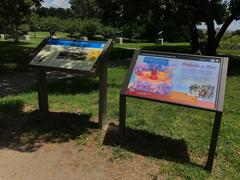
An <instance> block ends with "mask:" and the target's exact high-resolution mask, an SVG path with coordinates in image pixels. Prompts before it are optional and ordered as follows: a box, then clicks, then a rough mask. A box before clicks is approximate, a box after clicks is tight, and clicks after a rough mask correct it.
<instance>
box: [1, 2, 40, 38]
mask: <svg viewBox="0 0 240 180" xmlns="http://www.w3.org/2000/svg"><path fill="white" fill-rule="evenodd" d="M40 2H41V0H18V1H16V0H1V1H0V16H1V17H3V19H4V20H5V22H6V23H7V24H9V27H10V28H9V29H8V30H10V32H11V34H12V35H13V36H14V37H15V41H18V37H19V29H18V28H19V26H21V25H22V24H26V23H27V17H28V15H30V14H31V12H32V10H33V9H32V7H33V6H38V5H40ZM8 33H9V32H8Z"/></svg>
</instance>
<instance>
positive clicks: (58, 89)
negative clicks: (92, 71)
mask: <svg viewBox="0 0 240 180" xmlns="http://www.w3.org/2000/svg"><path fill="white" fill-rule="evenodd" d="M47 88H48V92H49V93H50V94H72V95H73V94H78V93H90V92H92V91H97V90H98V89H99V82H98V80H97V79H94V78H89V77H73V78H67V79H64V80H61V81H56V82H51V83H49V84H48V86H47Z"/></svg>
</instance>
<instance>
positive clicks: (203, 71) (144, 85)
mask: <svg viewBox="0 0 240 180" xmlns="http://www.w3.org/2000/svg"><path fill="white" fill-rule="evenodd" d="M220 69H221V61H220V59H219V58H202V59H198V60H194V59H193V60H190V59H184V58H183V59H182V58H175V57H166V56H160V55H159V56H158V55H139V56H138V58H137V60H136V63H135V66H134V69H133V71H132V74H131V77H130V81H129V84H128V86H127V89H126V94H128V95H131V96H138V97H143V98H149V99H153V100H159V101H165V102H170V103H176V104H183V105H188V106H194V107H199V108H204V109H211V110H216V103H217V99H218V98H217V97H218V85H219V76H220Z"/></svg>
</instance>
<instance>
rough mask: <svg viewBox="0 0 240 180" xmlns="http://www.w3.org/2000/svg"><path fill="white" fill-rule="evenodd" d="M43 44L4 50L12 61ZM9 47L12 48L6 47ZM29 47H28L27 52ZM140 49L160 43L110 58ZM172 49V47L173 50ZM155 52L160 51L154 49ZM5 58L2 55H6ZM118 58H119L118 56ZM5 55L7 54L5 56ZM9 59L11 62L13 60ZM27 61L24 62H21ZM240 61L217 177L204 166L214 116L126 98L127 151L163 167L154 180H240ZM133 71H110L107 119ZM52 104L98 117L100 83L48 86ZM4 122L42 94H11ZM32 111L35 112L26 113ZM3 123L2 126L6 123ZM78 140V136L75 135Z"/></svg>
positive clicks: (81, 80) (118, 51)
mask: <svg viewBox="0 0 240 180" xmlns="http://www.w3.org/2000/svg"><path fill="white" fill-rule="evenodd" d="M38 42H40V39H37V40H36V41H31V43H30V44H24V45H19V46H17V47H15V46H11V44H10V46H8V44H7V43H6V42H4V43H3V42H0V43H1V47H3V48H5V49H4V50H3V49H2V48H1V52H5V53H7V54H8V56H7V55H5V56H6V57H5V58H7V57H9V59H12V61H16V60H14V59H15V58H17V57H18V56H16V53H15V52H16V51H17V50H15V51H14V50H12V48H13V49H14V48H16V49H18V48H19V49H24V48H27V47H29V49H28V48H27V50H26V51H23V52H24V53H26V54H27V52H28V50H30V49H31V48H33V47H34V46H36V45H37V43H38ZM6 44H7V45H6ZM187 46H188V44H186V43H181V44H168V45H166V47H164V48H166V49H167V48H169V47H170V50H173V51H175V52H176V51H177V49H178V48H179V47H180V50H181V48H187ZM23 47H24V48H23ZM124 47H127V48H137V47H141V48H142V47H148V48H149V47H150V48H151V47H157V48H161V47H162V46H160V45H155V44H123V45H116V46H115V48H114V49H113V52H112V55H111V61H114V60H115V59H117V58H118V57H119V56H120V57H121V56H122V58H130V57H131V55H132V52H133V51H132V50H125V49H122V48H124ZM171 48H172V49H171ZM153 49H154V50H155V48H153ZM1 54H2V53H1ZM118 55H119V56H118ZM3 56H4V55H3ZM9 61H10V60H9ZM22 61H24V58H22ZM239 68H240V61H239V60H232V61H231V62H230V66H229V75H228V79H227V89H226V96H225V106H224V109H225V110H224V114H223V120H222V127H221V130H220V136H219V143H218V148H217V154H216V159H215V166H214V170H213V173H212V174H210V173H208V172H206V171H204V170H203V169H202V168H201V165H203V164H204V163H205V162H206V157H207V152H208V145H209V141H210V135H211V128H212V123H213V117H214V114H213V113H210V112H205V111H201V110H194V109H189V108H185V107H177V106H173V105H166V104H161V103H153V102H149V101H144V100H137V99H133V98H129V99H128V100H127V127H128V128H129V129H128V134H129V136H128V137H127V148H124V149H123V151H126V152H129V153H139V154H142V155H144V156H145V158H146V159H148V160H150V161H153V162H154V163H156V164H158V165H159V171H158V173H156V174H154V177H158V176H159V177H161V175H164V176H165V177H168V178H169V179H175V178H183V179H206V178H209V179H238V178H240V175H239V172H240V138H239V137H240V123H239V122H238V121H239V117H240V108H239V102H240V88H239V81H240V70H239ZM127 69H128V67H127V66H120V67H117V68H109V69H108V72H109V76H108V99H107V103H108V115H107V119H108V121H111V122H115V123H117V121H118V108H119V106H118V97H119V91H120V88H121V86H122V84H123V81H124V77H125V75H126V72H127ZM48 90H49V104H50V110H51V111H57V112H59V111H64V112H68V113H77V114H91V118H92V119H96V118H97V115H98V99H97V98H98V79H92V78H87V77H74V78H69V79H66V80H62V81H58V82H52V83H49V84H48ZM0 100H1V101H0V120H1V119H2V120H1V121H3V119H4V121H6V119H18V118H19V119H21V117H28V116H29V114H31V113H32V111H34V110H36V109H37V94H36V91H35V89H32V90H30V91H27V92H25V93H22V94H19V95H15V96H7V97H4V98H1V99H0ZM26 107H29V109H30V111H28V112H26V111H23V109H24V108H26ZM1 121H0V124H1ZM43 129H44V127H43V126H41V125H40V126H39V127H35V126H34V127H33V128H30V129H27V130H29V131H31V132H34V134H38V133H42V130H43ZM57 131H58V132H56V133H55V135H56V136H58V135H59V136H61V137H62V136H64V137H72V136H71V135H72V133H73V132H71V131H61V130H60V132H59V130H57ZM74 137H75V138H76V139H77V137H76V136H74Z"/></svg>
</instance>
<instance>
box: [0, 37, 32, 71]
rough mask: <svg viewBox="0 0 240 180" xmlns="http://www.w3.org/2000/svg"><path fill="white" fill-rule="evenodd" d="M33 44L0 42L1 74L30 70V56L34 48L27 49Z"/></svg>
mask: <svg viewBox="0 0 240 180" xmlns="http://www.w3.org/2000/svg"><path fill="white" fill-rule="evenodd" d="M28 44H31V42H18V43H15V42H11V41H0V54H1V56H0V72H1V73H6V72H22V71H26V70H27V69H28V67H27V63H28V55H29V54H30V52H31V51H32V50H33V47H26V45H28Z"/></svg>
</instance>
